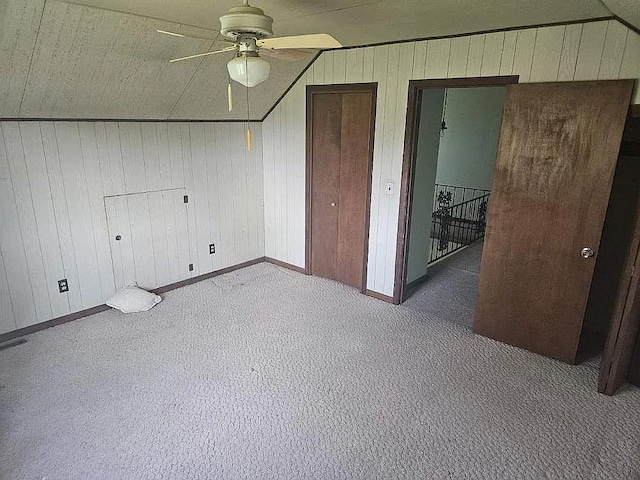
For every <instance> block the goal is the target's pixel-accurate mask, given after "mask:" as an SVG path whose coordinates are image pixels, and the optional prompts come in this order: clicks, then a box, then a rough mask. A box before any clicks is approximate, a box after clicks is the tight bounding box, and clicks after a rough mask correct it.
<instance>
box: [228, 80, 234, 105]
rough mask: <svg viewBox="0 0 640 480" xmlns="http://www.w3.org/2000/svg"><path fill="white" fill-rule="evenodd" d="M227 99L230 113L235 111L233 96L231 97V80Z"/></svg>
mask: <svg viewBox="0 0 640 480" xmlns="http://www.w3.org/2000/svg"><path fill="white" fill-rule="evenodd" d="M227 98H228V100H229V112H231V111H232V110H233V96H232V95H231V79H229V83H228V84H227Z"/></svg>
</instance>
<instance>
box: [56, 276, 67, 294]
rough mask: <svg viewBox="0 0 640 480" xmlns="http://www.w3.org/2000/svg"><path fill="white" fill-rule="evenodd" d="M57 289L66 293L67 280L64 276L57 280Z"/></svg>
mask: <svg viewBox="0 0 640 480" xmlns="http://www.w3.org/2000/svg"><path fill="white" fill-rule="evenodd" d="M58 290H60V293H66V292H68V291H69V282H67V279H66V278H63V279H62V280H58Z"/></svg>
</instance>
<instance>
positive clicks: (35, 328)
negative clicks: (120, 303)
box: [0, 305, 111, 343]
mask: <svg viewBox="0 0 640 480" xmlns="http://www.w3.org/2000/svg"><path fill="white" fill-rule="evenodd" d="M110 308H111V307H107V306H106V305H97V306H95V307H91V308H87V309H86V310H80V311H79V312H74V313H70V314H68V315H63V316H62V317H57V318H53V319H51V320H47V321H46V322H40V323H36V324H34V325H29V326H28V327H23V328H19V329H18V330H13V331H11V332H7V333H3V334H1V335H0V343H2V342H6V341H8V340H13V339H14V338H18V337H22V336H24V335H29V334H31V333H36V332H39V331H40V330H46V329H47V328H51V327H57V326H58V325H62V324H64V323H68V322H73V321H74V320H78V319H79V318H83V317H88V316H89V315H95V314H96V313H100V312H106V311H107V310H109V309H110Z"/></svg>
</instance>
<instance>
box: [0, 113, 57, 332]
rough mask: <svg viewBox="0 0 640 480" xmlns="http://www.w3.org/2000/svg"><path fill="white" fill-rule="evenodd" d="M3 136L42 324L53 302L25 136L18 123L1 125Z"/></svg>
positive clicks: (28, 265) (38, 315) (25, 251)
mask: <svg viewBox="0 0 640 480" xmlns="http://www.w3.org/2000/svg"><path fill="white" fill-rule="evenodd" d="M2 133H3V136H4V143H5V148H6V153H7V158H8V160H9V169H10V172H11V179H12V186H13V195H14V199H15V205H16V208H17V213H18V223H19V225H20V231H21V233H22V243H23V246H24V253H25V256H26V260H27V268H28V272H29V279H30V281H31V289H32V292H33V299H34V303H35V307H36V318H37V320H38V321H39V322H41V321H43V320H47V319H49V318H51V315H52V311H51V301H50V298H49V297H50V293H49V289H48V288H47V279H46V276H45V271H44V262H43V258H42V245H41V238H40V233H39V231H38V225H37V222H36V216H35V211H34V205H33V198H32V192H31V185H30V182H29V175H28V173H27V165H26V161H25V156H24V155H25V153H24V149H23V142H22V134H21V132H20V126H19V124H18V123H16V122H6V123H4V124H3V125H2ZM42 240H44V239H42Z"/></svg>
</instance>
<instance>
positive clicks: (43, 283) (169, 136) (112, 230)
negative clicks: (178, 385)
mask: <svg viewBox="0 0 640 480" xmlns="http://www.w3.org/2000/svg"><path fill="white" fill-rule="evenodd" d="M205 126H206V128H207V130H206V131H205ZM252 129H253V131H254V150H253V152H252V153H251V154H248V153H247V152H246V143H245V141H244V125H242V124H219V123H218V124H202V123H190V124H177V123H170V124H165V123H143V124H140V123H135V122H121V123H115V122H79V123H78V122H0V174H1V175H2V176H1V177H0V302H2V305H1V306H0V315H1V316H2V319H1V320H0V331H2V332H5V331H10V330H13V329H15V328H21V327H25V326H28V325H31V324H34V323H37V322H40V321H45V320H49V319H51V318H54V317H57V316H61V315H64V314H67V313H70V312H76V311H79V310H82V309H85V308H89V307H92V306H95V305H99V304H101V303H104V301H106V300H107V298H108V297H109V296H111V295H112V294H113V293H114V292H115V290H116V288H120V287H122V286H124V285H125V284H127V283H130V282H131V281H134V280H135V281H137V282H138V283H139V284H140V285H141V286H143V287H147V288H153V287H157V286H161V285H166V284H169V283H173V282H176V281H180V280H183V279H186V278H189V277H190V276H192V275H194V274H197V273H200V272H202V273H204V272H208V271H211V270H212V265H213V264H214V263H215V268H224V267H227V266H230V265H232V264H235V263H240V262H244V261H247V260H251V259H254V258H257V257H261V256H263V255H264V232H263V229H264V220H263V181H262V177H263V173H262V168H263V166H262V148H259V147H258V146H261V144H262V143H261V142H262V135H261V125H260V124H254V125H252ZM211 132H214V133H215V135H213V136H212V137H215V139H214V141H213V142H212V141H211V139H210V138H209V137H208V135H209V133H211ZM205 133H206V135H205ZM255 142H258V143H255ZM256 147H257V148H256ZM184 159H186V160H184ZM192 159H195V162H192ZM220 165H222V166H223V168H224V170H225V173H224V175H223V177H222V178H221V179H219V178H218V170H217V169H218V168H219V166H220ZM194 179H197V182H196V181H194ZM296 181H297V177H296V179H295V180H293V181H292V183H295V182H296ZM187 184H188V185H187ZM221 185H224V188H225V190H224V191H222V190H221V191H220V194H221V195H224V196H225V197H226V198H225V199H224V201H222V202H219V203H218V202H217V200H216V195H217V194H218V191H219V190H220V188H219V186H221ZM187 189H189V190H188V194H189V199H190V201H189V203H188V204H185V203H184V202H183V195H184V194H185V193H186V192H187ZM148 190H162V191H158V192H149V191H148ZM189 207H196V208H189ZM223 209H224V210H225V211H226V215H227V216H226V217H225V219H226V223H224V224H220V221H219V219H220V218H222V217H223ZM190 215H191V217H192V218H189V216H190ZM196 215H197V221H196V218H195V217H196ZM108 219H109V221H108ZM256 230H260V231H256ZM217 231H226V232H229V240H228V242H227V243H226V244H224V242H223V244H222V245H218V244H217V241H216V247H218V248H216V254H215V255H209V243H211V242H210V238H213V235H212V232H217ZM116 234H121V235H122V236H123V238H122V240H121V241H115V235H116ZM215 240H216V239H215V238H214V241H215ZM219 247H222V248H219ZM192 252H197V255H194V254H193V253H192ZM196 257H197V258H196ZM189 263H194V265H195V266H196V268H198V270H194V271H193V272H190V271H189V269H188V264H189ZM9 278H10V279H11V282H9V281H7V280H8V279H9ZM62 278H67V280H68V282H69V292H68V293H66V294H60V293H58V284H57V281H58V280H59V279H62Z"/></svg>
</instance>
